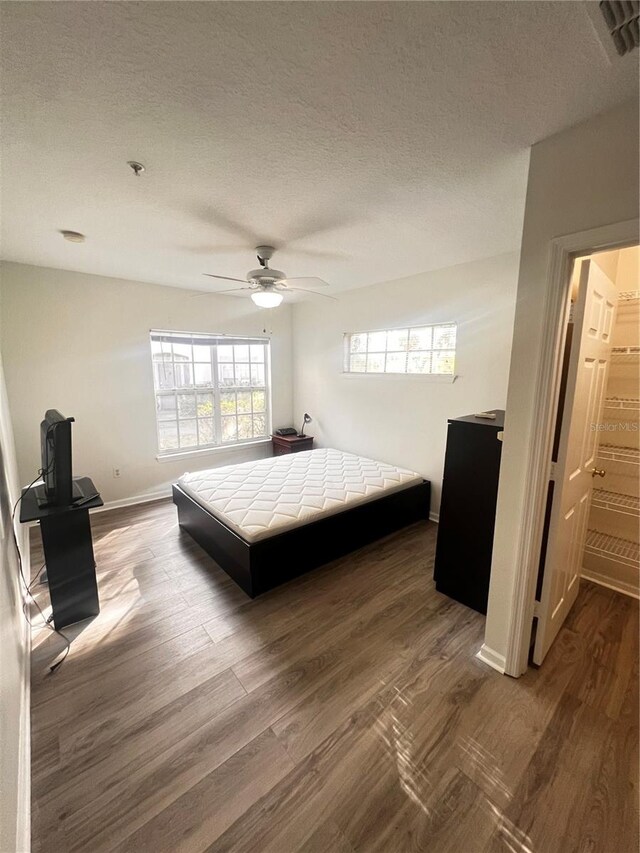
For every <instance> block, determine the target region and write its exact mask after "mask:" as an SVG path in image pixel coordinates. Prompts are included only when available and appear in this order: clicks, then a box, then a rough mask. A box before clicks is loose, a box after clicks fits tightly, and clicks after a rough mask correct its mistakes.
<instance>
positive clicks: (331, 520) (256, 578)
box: [173, 480, 431, 598]
mask: <svg viewBox="0 0 640 853" xmlns="http://www.w3.org/2000/svg"><path fill="white" fill-rule="evenodd" d="M173 502H174V503H175V505H176V506H177V508H178V523H179V525H180V527H181V528H182V529H183V530H186V531H187V533H189V534H190V535H191V536H192V537H193V538H194V539H195V541H196V542H197V543H198V544H199V545H201V546H202V547H203V548H204V550H205V551H206V552H207V554H209V555H210V556H211V557H213V559H214V560H215V561H216V562H217V563H218V564H219V565H220V567H221V568H222V569H224V571H225V572H226V573H227V574H228V575H229V576H230V577H231V578H233V580H234V581H235V582H236V583H237V584H238V586H240V587H242V589H243V590H244V591H245V592H246V593H247V594H248V595H250V596H251V598H255V597H256V596H257V595H260V594H261V593H263V592H266V591H267V590H269V589H273V587H276V586H279V585H280V584H282V583H285V582H286V581H288V580H291V579H292V578H295V577H298V575H302V574H304V573H305V572H308V571H310V570H311V569H315V568H316V567H317V566H321V565H323V563H328V562H330V561H331V560H335V559H337V558H338V557H342V556H344V555H345V554H348V553H349V552H351V551H355V550H356V548H361V547H362V546H363V545H368V544H369V543H370V542H374V541H375V540H376V539H381V538H382V537H383V536H387V535H388V534H389V533H393V532H394V531H396V530H400V529H401V528H403V527H406V526H407V525H409V524H413V523H414V522H416V521H421V520H424V519H427V518H428V517H429V507H430V502H431V483H430V482H429V481H428V480H424V481H423V482H422V483H418V485H416V486H410V487H409V488H407V489H402V490H401V491H399V492H393V493H392V494H390V495H386V496H385V497H381V498H378V499H377V500H373V501H369V502H368V503H365V504H360V505H359V506H356V507H353V509H347V510H344V511H343V512H339V513H336V514H335V515H330V516H328V517H327V518H321V519H320V520H319V521H313V522H310V523H309V524H305V525H303V526H302V527H295V528H294V529H293V530H288V531H286V532H285V533H279V534H277V535H275V536H270V537H269V538H267V539H262V540H260V541H258V542H253V543H249V542H246V541H245V540H244V539H242V537H241V536H238V534H237V533H234V532H233V530H231V529H230V528H229V527H227V526H226V524H224V523H223V522H222V521H220V520H219V519H218V518H216V517H215V516H214V515H212V514H211V513H210V512H208V510H206V509H205V508H204V507H203V506H202V505H201V504H199V503H198V502H197V501H194V500H193V498H191V497H189V495H187V494H186V492H183V491H182V489H181V488H180V486H179V485H177V484H174V486H173Z"/></svg>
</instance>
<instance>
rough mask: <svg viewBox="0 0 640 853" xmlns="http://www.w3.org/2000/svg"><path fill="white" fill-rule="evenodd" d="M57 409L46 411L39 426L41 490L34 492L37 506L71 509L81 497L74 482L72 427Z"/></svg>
mask: <svg viewBox="0 0 640 853" xmlns="http://www.w3.org/2000/svg"><path fill="white" fill-rule="evenodd" d="M73 422H74V418H65V417H64V416H63V415H61V414H60V412H59V411H58V410H57V409H49V410H48V411H47V412H46V413H45V416H44V420H43V421H42V423H41V424H40V452H41V457H42V479H43V481H44V483H43V485H42V486H38V487H37V489H36V496H37V501H38V506H41V507H43V506H70V505H71V504H73V503H74V501H77V500H79V499H80V498H82V497H83V494H82V492H81V490H80V489H79V488H78V486H77V484H74V482H73V464H72V459H71V424H72V423H73Z"/></svg>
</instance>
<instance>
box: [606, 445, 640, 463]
mask: <svg viewBox="0 0 640 853" xmlns="http://www.w3.org/2000/svg"><path fill="white" fill-rule="evenodd" d="M598 457H599V458H600V459H608V460H610V461H611V462H626V463H628V464H629V465H640V450H638V449H637V448H635V447H623V446H622V445H618V444H601V445H600V447H599V448H598Z"/></svg>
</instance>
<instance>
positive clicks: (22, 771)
mask: <svg viewBox="0 0 640 853" xmlns="http://www.w3.org/2000/svg"><path fill="white" fill-rule="evenodd" d="M25 658H26V659H25V669H26V677H25V682H24V684H23V689H22V699H21V703H20V704H21V706H22V707H21V720H20V758H19V762H20V763H19V767H18V815H17V825H16V850H17V851H18V853H28V851H29V850H31V695H30V687H29V684H30V660H31V633H30V632H29V633H28V639H27V646H26V654H25Z"/></svg>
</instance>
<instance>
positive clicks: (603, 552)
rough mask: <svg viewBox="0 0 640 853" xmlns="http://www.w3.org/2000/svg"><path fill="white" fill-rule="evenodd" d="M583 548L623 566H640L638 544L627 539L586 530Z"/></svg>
mask: <svg viewBox="0 0 640 853" xmlns="http://www.w3.org/2000/svg"><path fill="white" fill-rule="evenodd" d="M584 549H585V551H586V552H587V553H588V554H593V555H594V556H596V557H606V558H607V559H609V560H613V561H614V562H616V563H622V565H625V566H633V567H640V545H638V543H637V542H630V541H629V540H628V539H620V538H619V537H618V536H610V535H609V534H608V533H600V531H598V530H587V540H586V542H585V546H584Z"/></svg>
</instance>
